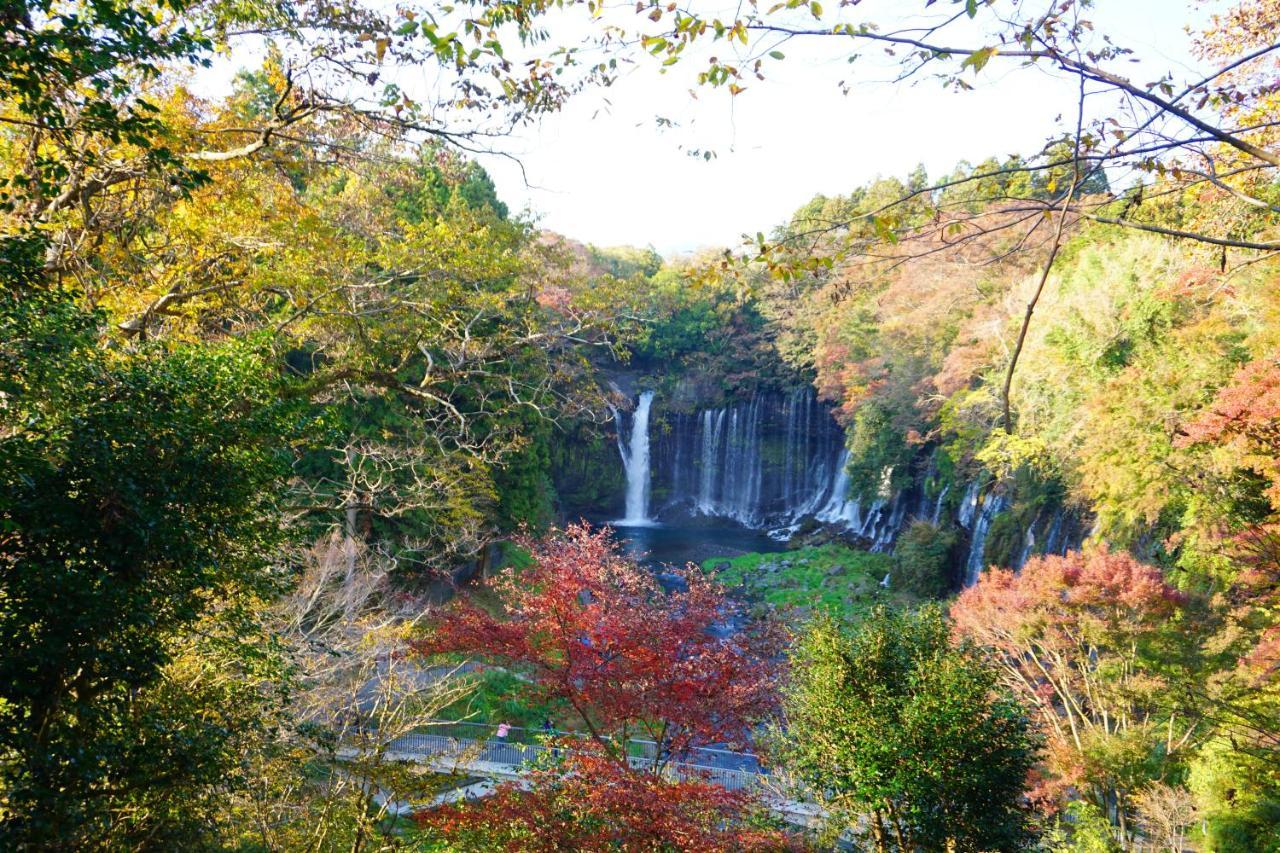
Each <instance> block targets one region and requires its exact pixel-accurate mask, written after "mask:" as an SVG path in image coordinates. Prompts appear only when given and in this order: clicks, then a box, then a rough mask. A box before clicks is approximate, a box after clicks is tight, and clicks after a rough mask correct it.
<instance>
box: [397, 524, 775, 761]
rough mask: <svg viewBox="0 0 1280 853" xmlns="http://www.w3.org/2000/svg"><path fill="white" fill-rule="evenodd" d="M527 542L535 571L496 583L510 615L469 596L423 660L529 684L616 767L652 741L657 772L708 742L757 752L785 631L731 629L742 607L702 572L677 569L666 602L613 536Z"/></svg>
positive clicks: (439, 625) (438, 628) (440, 624)
mask: <svg viewBox="0 0 1280 853" xmlns="http://www.w3.org/2000/svg"><path fill="white" fill-rule="evenodd" d="M525 544H526V546H527V547H528V548H529V549H530V551H531V553H532V555H533V565H532V567H530V568H528V569H524V570H516V569H507V570H505V571H504V572H503V573H502V574H501V575H499V576H498V577H497V578H496V579H495V580H494V581H492V582H491V585H492V588H493V590H494V592H495V593H496V594H497V595H498V597H499V599H500V600H501V602H502V604H501V612H500V613H498V614H493V613H490V612H489V611H487V610H485V609H484V608H482V607H480V606H479V605H478V604H477V603H475V602H474V601H470V600H468V599H467V598H466V597H465V595H464V597H463V600H461V601H460V602H458V604H457V606H455V607H454V608H453V609H451V610H450V611H448V612H446V613H445V614H443V615H442V617H441V618H440V619H439V621H437V622H436V623H435V625H434V626H432V627H431V629H430V631H429V632H428V634H427V636H425V637H424V638H423V639H421V640H419V641H418V642H417V643H415V647H416V649H417V650H418V651H419V652H420V653H422V654H438V653H442V652H455V653H464V654H467V655H471V656H474V657H477V658H480V659H482V660H488V661H493V662H496V663H500V664H503V665H506V666H510V667H513V668H516V669H518V670H520V671H523V672H526V673H527V674H528V675H529V677H530V679H531V681H532V686H533V687H535V688H536V689H537V690H538V691H539V692H540V693H541V694H543V696H545V697H548V698H553V699H556V700H559V701H561V702H563V703H565V704H566V705H567V706H568V708H570V709H572V711H573V712H574V714H575V715H576V716H577V718H578V720H579V721H580V722H581V724H582V727H583V730H584V731H585V732H586V733H587V734H588V735H589V736H590V738H591V739H592V740H593V741H595V742H596V743H597V744H598V745H599V747H600V748H602V749H603V750H604V751H605V753H606V754H608V755H611V756H612V757H613V758H614V759H615V760H618V761H623V760H624V759H625V742H626V739H627V737H628V736H632V735H636V734H640V733H643V734H647V735H648V736H649V738H650V739H651V740H653V741H654V742H655V743H656V744H657V748H656V749H655V755H654V759H653V769H655V770H658V769H661V767H662V766H663V765H664V764H665V763H667V762H668V761H669V760H670V759H671V758H672V757H674V756H677V755H679V754H680V753H681V752H683V751H685V750H687V749H689V748H690V747H693V746H697V745H699V744H712V743H721V742H725V743H732V744H739V745H741V744H745V743H747V741H748V739H749V736H750V734H751V732H752V730H753V728H754V727H755V726H756V725H757V724H758V723H760V722H761V721H762V720H764V719H766V718H767V717H768V716H769V715H770V714H771V712H772V711H773V710H774V708H775V705H776V698H775V693H774V691H775V687H776V684H775V681H776V672H775V670H776V666H775V663H774V661H773V655H774V653H775V651H776V648H777V647H776V636H775V634H774V632H772V631H771V630H769V629H768V628H766V627H753V626H751V625H743V626H742V627H741V628H735V630H733V631H724V630H722V629H721V626H722V625H725V624H726V623H732V622H733V621H734V620H736V619H737V618H739V617H740V615H741V610H740V607H739V605H738V604H737V603H736V602H733V601H732V600H731V599H729V598H727V597H726V596H725V593H724V590H723V589H722V588H721V587H720V586H718V585H717V584H716V583H714V582H713V581H711V580H709V579H708V578H707V577H706V576H705V575H704V574H703V573H702V572H701V571H699V570H698V569H697V568H696V567H693V566H689V567H686V568H684V569H677V570H675V577H676V578H677V579H678V586H677V588H676V589H673V590H671V591H666V590H664V589H663V588H662V586H660V585H659V583H658V581H657V580H656V579H655V577H654V575H653V573H652V572H650V571H649V570H647V569H645V568H643V567H642V566H640V565H638V564H637V563H636V562H635V561H634V560H632V559H631V558H629V557H626V556H623V555H621V554H620V553H619V552H618V547H617V545H616V543H615V542H614V541H613V539H612V538H611V533H610V532H609V530H608V529H601V530H597V531H592V530H590V529H589V528H587V527H586V526H584V525H573V526H570V527H569V528H567V529H566V530H565V531H564V532H563V533H562V534H559V535H554V536H550V537H547V538H545V539H543V540H540V541H527V542H526V543H525Z"/></svg>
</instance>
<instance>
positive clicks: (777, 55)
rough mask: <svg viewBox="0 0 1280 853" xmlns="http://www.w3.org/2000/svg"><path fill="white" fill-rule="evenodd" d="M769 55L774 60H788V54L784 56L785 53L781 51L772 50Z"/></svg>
mask: <svg viewBox="0 0 1280 853" xmlns="http://www.w3.org/2000/svg"><path fill="white" fill-rule="evenodd" d="M769 55H770V56H772V57H773V58H774V59H786V58H787V56H786V54H784V53H783V52H782V51H780V50H771V51H769Z"/></svg>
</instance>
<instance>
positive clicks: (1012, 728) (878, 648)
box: [776, 607, 1038, 851]
mask: <svg viewBox="0 0 1280 853" xmlns="http://www.w3.org/2000/svg"><path fill="white" fill-rule="evenodd" d="M791 672H792V674H791V680H790V682H789V683H788V685H787V687H786V689H785V690H784V700H783V705H784V712H785V722H784V727H783V729H782V730H781V731H780V732H779V734H778V737H777V739H776V740H777V755H778V758H779V759H780V761H781V763H782V764H783V766H784V767H785V768H786V769H787V770H789V771H790V772H791V773H793V774H794V775H795V776H796V777H797V778H798V779H799V780H800V781H801V782H803V783H804V784H805V791H806V793H807V794H808V795H810V796H813V797H815V798H816V799H817V800H818V801H819V802H820V803H822V805H823V806H824V807H826V808H827V809H828V811H829V812H830V814H831V816H832V820H833V825H832V830H833V831H834V832H837V833H839V832H852V833H854V834H858V835H870V836H871V839H872V843H873V844H874V845H875V848H876V849H877V850H878V851H884V850H889V849H898V850H903V851H906V850H916V849H927V850H944V849H946V850H968V851H980V850H1018V849H1022V847H1023V845H1025V844H1026V843H1027V842H1028V841H1029V840H1030V838H1031V827H1030V814H1029V809H1028V805H1027V802H1026V799H1025V790H1026V783H1027V776H1028V774H1029V772H1030V771H1031V769H1032V767H1033V766H1034V764H1035V762H1036V759H1037V754H1038V742H1037V738H1036V736H1035V734H1034V733H1033V732H1032V728H1031V725H1030V722H1029V721H1028V720H1027V718H1026V716H1025V714H1024V712H1023V710H1022V708H1021V707H1020V706H1019V705H1018V704H1017V702H1015V701H1014V700H1013V699H1012V698H1011V697H1010V696H1009V695H1008V694H1007V693H1003V692H1001V691H1000V690H999V689H998V688H997V676H996V674H995V673H994V671H992V670H991V669H990V668H988V667H987V666H985V665H984V664H983V663H982V662H981V660H980V659H979V658H978V657H977V656H976V655H975V654H974V651H973V649H972V648H970V647H969V646H967V645H961V646H959V647H957V646H953V645H952V644H951V641H950V638H949V636H948V627H947V624H946V622H945V621H944V620H943V617H942V614H941V611H939V610H938V609H937V608H936V607H926V608H924V609H922V610H920V611H918V612H907V613H900V612H896V611H891V610H887V609H884V608H880V609H877V610H876V611H874V612H873V613H872V614H871V615H870V616H869V617H868V618H867V619H866V620H865V621H864V622H862V623H860V624H859V625H857V626H856V627H855V628H854V629H853V630H852V631H846V630H845V629H844V628H843V627H842V626H840V625H838V624H837V623H836V622H834V621H833V620H831V619H830V618H829V617H820V618H819V619H817V620H815V621H814V622H813V623H812V624H810V625H809V626H808V628H807V629H806V630H805V632H804V633H803V634H802V635H801V636H800V637H799V639H798V642H797V644H796V646H795V647H794V648H793V650H792V653H791Z"/></svg>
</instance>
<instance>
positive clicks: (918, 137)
mask: <svg viewBox="0 0 1280 853" xmlns="http://www.w3.org/2000/svg"><path fill="white" fill-rule="evenodd" d="M705 2H708V3H714V2H715V0H705ZM722 2H723V0H722ZM901 2H902V0H862V2H861V4H860V5H859V6H857V7H856V9H857V10H858V11H859V12H860V13H862V12H863V10H865V14H866V15H867V17H876V16H877V15H880V16H883V15H885V14H890V15H892V14H893V11H892V10H894V9H902V8H905V7H903V6H901V5H895V4H899V3H901ZM624 5H627V6H628V8H627V9H620V10H617V13H618V14H625V15H630V16H631V17H632V18H633V19H634V13H633V12H631V11H630V10H631V9H632V8H633V7H632V6H630V5H629V4H625V3H624ZM831 5H835V3H834V2H831ZM944 6H950V4H942V3H940V4H938V7H935V8H942V7H944ZM1191 6H1192V3H1191V2H1183V0H1096V8H1095V9H1094V10H1093V11H1092V12H1091V15H1090V17H1091V18H1092V19H1093V20H1094V21H1095V23H1096V24H1097V25H1098V29H1099V30H1100V31H1105V32H1107V33H1109V34H1110V35H1112V37H1113V38H1115V40H1116V41H1117V42H1119V43H1121V44H1125V45H1127V46H1129V47H1131V48H1134V49H1135V50H1136V51H1137V52H1138V54H1139V55H1141V56H1142V57H1143V58H1144V64H1142V65H1137V66H1130V67H1131V68H1132V69H1133V70H1132V71H1131V72H1130V73H1131V76H1133V77H1134V78H1135V79H1139V80H1142V81H1143V82H1146V81H1148V80H1153V79H1155V78H1156V77H1158V76H1159V74H1160V73H1162V72H1164V71H1166V70H1172V71H1174V72H1175V74H1176V75H1177V76H1179V77H1186V76H1187V75H1186V74H1179V73H1178V72H1180V71H1181V72H1185V71H1186V69H1187V65H1186V64H1187V63H1188V62H1189V59H1188V58H1187V57H1188V54H1187V46H1188V38H1187V35H1186V32H1185V28H1186V27H1187V25H1188V24H1189V23H1191V15H1192V12H1191V11H1190V7H1191ZM911 8H912V9H916V8H919V5H918V0H916V2H913V3H912V5H911ZM1212 8H1213V4H1209V9H1210V10H1211V9H1212ZM732 11H733V10H732V8H730V9H728V10H727V11H726V15H731V14H732ZM1195 14H1196V17H1197V18H1198V19H1199V20H1204V18H1205V16H1206V10H1205V9H1203V8H1202V9H1199V11H1197V12H1196V13H1195ZM575 20H576V22H574V21H570V22H569V23H568V24H566V25H565V26H567V27H570V28H572V27H579V26H581V19H580V16H579V18H578V19H575ZM557 26H558V25H557ZM565 35H566V34H565V33H564V32H562V31H560V30H559V29H553V36H555V37H556V38H557V39H558V40H559V42H560V43H564V42H565V41H570V42H571V41H572V40H573V39H572V37H571V36H570V37H569V38H563V37H564V36H565ZM978 43H981V41H980V40H979V42H978ZM784 48H785V51H784V52H785V53H786V54H787V58H786V59H785V60H784V61H782V62H779V63H774V64H772V65H771V70H770V71H769V79H768V80H767V81H766V82H763V83H761V82H754V83H752V84H750V85H749V86H748V89H747V91H746V92H744V93H743V94H741V95H739V96H737V97H736V98H730V97H729V95H728V93H727V92H726V91H725V90H711V89H705V88H704V89H701V90H699V93H698V97H697V99H694V98H693V97H692V96H691V95H690V91H689V90H690V88H691V87H692V86H693V81H692V78H693V75H694V74H695V73H696V70H697V69H698V68H700V67H704V65H703V62H702V61H698V60H694V61H684V62H681V63H679V64H677V65H676V66H674V67H673V69H672V71H671V73H668V74H666V75H663V74H659V73H658V68H657V65H658V64H657V62H643V63H641V64H639V65H638V66H637V67H635V68H633V69H631V70H630V71H628V72H627V73H625V75H624V76H623V78H622V79H621V80H620V81H619V82H618V83H617V84H615V85H614V86H613V87H611V88H609V89H597V90H590V91H587V92H585V93H582V94H579V95H577V96H575V98H574V99H572V100H571V101H570V103H569V104H568V105H567V106H566V107H565V109H564V110H563V111H562V112H560V113H557V114H553V115H550V116H547V117H545V118H543V119H542V120H541V121H540V122H539V123H538V124H537V125H536V126H533V127H526V128H523V129H521V130H520V131H519V134H518V136H516V137H514V138H511V139H507V140H504V141H502V142H501V143H500V144H498V145H497V146H496V147H498V148H499V149H501V150H503V151H506V152H507V153H509V154H510V155H512V156H514V157H516V158H518V159H519V161H520V163H521V164H522V165H523V174H522V171H521V168H520V166H517V165H516V164H515V163H513V162H511V161H510V160H508V159H506V158H503V157H500V156H495V155H481V156H480V157H479V158H478V159H479V160H480V162H481V163H482V164H483V165H484V167H485V168H486V169H488V170H489V172H490V174H492V175H493V177H494V180H495V181H496V183H497V185H498V190H499V194H500V195H501V197H502V198H503V200H504V201H506V202H507V203H508V205H509V206H510V207H511V208H512V209H513V210H517V211H518V210H525V211H528V212H529V213H531V214H532V215H534V216H535V217H536V218H537V220H538V222H539V224H540V225H541V226H542V227H544V228H547V229H550V230H553V231H557V232H559V233H562V234H566V235H568V236H570V237H572V238H574V239H577V240H581V241H583V242H587V243H594V244H596V245H600V246H609V245H620V244H631V245H637V246H645V245H652V246H653V247H654V248H656V249H658V251H660V252H662V253H663V254H664V255H672V254H677V253H682V252H687V251H691V250H694V249H697V248H701V247H706V246H717V247H718V246H736V245H738V244H739V242H740V240H741V235H742V234H743V233H750V234H754V233H755V232H756V231H764V232H766V233H767V232H768V231H769V229H771V228H772V227H773V226H775V225H777V224H780V223H782V222H785V221H786V220H787V219H788V218H789V216H790V214H791V212H792V211H794V210H795V209H796V208H797V207H799V206H800V205H801V204H803V203H804V202H806V201H808V200H809V199H810V198H812V197H813V196H814V195H815V194H818V193H822V194H825V195H837V194H841V193H846V192H848V191H850V190H851V189H853V188H854V187H856V186H858V185H860V184H862V183H865V182H866V181H868V180H870V179H872V178H874V177H875V176H877V175H905V174H906V173H907V172H909V171H910V170H911V169H913V168H914V167H915V166H916V165H917V164H918V163H923V164H924V165H925V166H926V167H927V169H928V171H929V174H930V175H931V176H935V177H936V176H938V175H941V174H944V173H946V172H949V171H950V170H951V168H952V167H953V166H954V165H955V164H956V163H957V162H958V161H960V160H962V159H964V160H969V161H970V162H978V161H981V160H983V159H986V158H987V157H989V156H993V155H994V156H998V157H1003V156H1005V155H1009V154H1014V153H1033V152H1035V151H1038V150H1039V149H1040V147H1041V146H1042V145H1043V143H1044V140H1045V139H1046V138H1047V137H1048V136H1050V135H1055V134H1061V133H1062V132H1063V130H1065V129H1066V128H1067V126H1068V125H1070V126H1074V105H1075V95H1076V93H1075V89H1074V83H1068V82H1064V81H1063V80H1060V79H1054V78H1053V77H1051V76H1049V75H1048V74H1046V73H1045V72H1043V71H1041V70H1039V69H1022V68H1018V67H1017V66H1016V65H1014V64H1013V62H1012V61H1007V60H1006V61H999V60H996V61H992V62H991V63H990V64H988V65H987V67H986V69H985V70H984V71H983V72H982V74H981V75H979V76H978V77H976V78H974V79H973V82H974V85H975V87H976V90H975V91H971V92H963V93H960V92H952V91H944V90H943V89H942V88H941V86H940V84H939V83H937V82H936V81H932V80H922V81H920V82H918V83H915V84H889V83H883V82H882V83H867V84H865V85H860V86H858V87H857V88H855V89H854V90H853V91H852V92H851V93H850V94H849V95H847V96H846V95H842V94H841V93H840V91H839V88H838V86H837V82H838V81H839V80H841V79H843V78H846V77H852V75H854V74H857V75H858V76H859V78H860V79H861V78H865V77H880V78H881V79H885V74H887V66H884V71H885V73H882V74H877V73H876V71H877V69H876V67H875V66H874V65H865V64H863V63H860V64H859V65H858V66H855V68H856V70H852V71H851V70H847V69H848V66H847V65H846V64H845V62H844V60H843V54H835V53H831V52H828V53H827V55H826V56H825V58H824V57H823V55H822V53H821V52H820V50H817V49H814V48H812V47H810V46H807V45H799V44H795V43H792V44H788V45H785V46H784ZM717 49H723V47H722V46H720V47H718V48H717ZM241 56H243V57H244V58H243V59H242V60H241V61H242V62H245V61H248V62H254V61H257V59H258V57H253V56H251V55H250V56H246V55H244V54H242V55H241ZM228 64H229V63H226V62H223V63H221V65H222V68H221V70H220V72H219V71H215V72H214V73H212V74H211V76H210V79H212V80H214V81H215V82H214V83H213V84H211V85H210V86H202V87H198V88H205V89H206V90H214V89H217V88H220V87H221V86H222V85H225V82H226V81H227V80H229V74H228ZM429 75H430V71H429V70H428V69H412V68H411V69H401V70H399V71H397V72H395V75H394V79H395V80H396V82H398V83H399V84H400V85H401V86H403V87H404V88H405V90H406V91H410V92H413V91H414V90H415V89H417V90H418V91H422V90H424V89H426V90H429V89H430V88H431V87H432V85H433V83H432V82H431V81H430V80H429ZM218 80H221V81H222V83H221V84H220V83H218V82H217V81H218ZM658 116H663V117H665V118H667V119H670V120H672V121H674V122H676V123H677V125H678V126H677V127H675V128H674V129H673V128H659V126H658V122H657V121H656V118H657V117H658ZM1060 117H1061V118H1062V119H1065V123H1064V121H1062V120H1060ZM688 149H699V150H708V149H710V150H713V151H715V153H716V157H715V158H714V159H712V160H710V161H706V160H703V159H701V158H694V157H691V156H689V154H688V153H687V152H688ZM526 176H527V180H528V183H527V184H526V181H525V177H526Z"/></svg>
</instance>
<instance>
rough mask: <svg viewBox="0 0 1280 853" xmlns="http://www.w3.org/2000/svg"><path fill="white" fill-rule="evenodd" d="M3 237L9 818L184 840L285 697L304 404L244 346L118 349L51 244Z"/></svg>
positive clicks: (21, 827) (30, 832)
mask: <svg viewBox="0 0 1280 853" xmlns="http://www.w3.org/2000/svg"><path fill="white" fill-rule="evenodd" d="M0 250H3V251H4V253H5V254H4V258H3V259H4V262H5V263H4V264H2V265H0V275H3V276H4V281H3V285H4V287H3V290H2V291H0V364H3V365H4V368H3V369H2V370H0V642H2V643H3V645H4V648H5V654H4V656H3V661H2V662H0V755H2V758H0V790H3V797H4V800H5V803H6V807H5V813H4V815H3V818H2V819H0V837H2V838H3V839H4V846H7V847H19V848H21V847H23V846H32V847H37V846H96V845H98V844H110V843H117V844H121V845H128V844H133V843H141V840H142V839H151V840H153V841H158V840H159V839H167V842H162V843H173V844H175V845H177V846H182V843H183V842H182V841H181V839H184V838H190V837H191V836H199V835H200V834H201V833H203V832H204V831H205V829H206V820H205V817H204V816H202V814H201V809H202V808H205V807H207V806H209V799H210V795H211V793H212V792H213V790H214V787H215V786H216V785H218V784H222V783H224V782H227V781H229V777H230V776H232V775H233V771H234V767H235V764H234V761H235V756H236V752H237V747H238V739H239V738H240V737H241V736H242V735H243V734H244V733H245V730H246V729H247V728H248V727H251V726H252V725H253V724H254V722H253V719H252V718H253V717H254V715H255V713H256V712H257V710H259V708H260V705H261V704H262V703H263V702H266V701H268V700H269V699H270V691H269V690H259V689H258V687H259V685H260V684H261V682H260V680H259V679H265V678H267V677H268V676H267V675H266V671H268V670H270V659H271V653H270V649H269V646H268V644H266V643H264V642H263V640H262V636H261V633H260V631H261V626H260V624H259V620H258V619H257V618H256V616H255V613H254V602H256V601H258V600H260V599H261V598H263V597H268V596H271V595H273V594H274V592H275V591H276V589H277V588H278V587H277V582H278V580H279V579H278V577H277V576H276V575H275V574H274V573H273V572H272V571H271V563H270V556H271V554H272V551H273V548H274V547H275V545H276V544H277V543H278V542H279V541H280V538H281V535H282V530H281V527H280V524H279V522H278V515H277V514H276V513H277V505H276V503H275V500H276V499H277V498H278V497H279V495H280V494H281V493H282V491H283V486H284V478H285V476H286V475H287V473H288V455H287V443H288V442H289V441H290V440H291V439H292V437H293V436H294V435H296V432H295V426H296V421H294V420H293V418H294V417H295V415H296V412H291V408H292V407H291V406H289V405H288V404H284V403H282V402H281V397H280V394H279V390H280V389H279V385H278V380H277V378H276V376H275V374H274V372H273V371H272V370H270V369H268V367H267V365H266V364H265V363H264V362H263V361H262V359H261V358H260V356H259V355H258V354H257V353H255V352H254V351H253V350H252V349H250V348H249V347H246V346H244V345H239V344H228V345H224V346H218V347H174V348H172V349H168V350H162V349H159V348H155V347H148V348H144V349H142V350H140V351H137V352H105V351H103V350H101V349H99V348H98V346H97V344H96V340H95V332H96V329H97V328H98V326H99V323H100V322H101V317H100V316H97V315H94V314H89V313H86V312H84V311H82V310H81V309H79V308H77V307H76V306H75V305H74V304H73V302H72V301H71V299H70V298H69V296H68V295H66V294H61V293H57V292H50V291H47V290H38V289H36V290H32V289H29V287H28V286H29V285H30V283H31V282H37V283H40V282H41V281H42V277H43V272H42V270H41V267H40V262H41V260H42V255H43V250H44V246H43V245H42V244H40V243H39V242H38V241H22V240H8V241H3V242H0ZM202 652H203V654H204V655H205V657H203V659H202V658H201V654H202ZM184 662H185V663H184ZM184 666H185V669H184ZM237 675H238V677H237ZM188 676H189V677H190V678H191V680H190V681H186V680H185V679H187V677H188ZM184 684H185V689H184ZM245 717H248V718H249V719H245ZM108 839H111V840H112V841H108Z"/></svg>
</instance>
